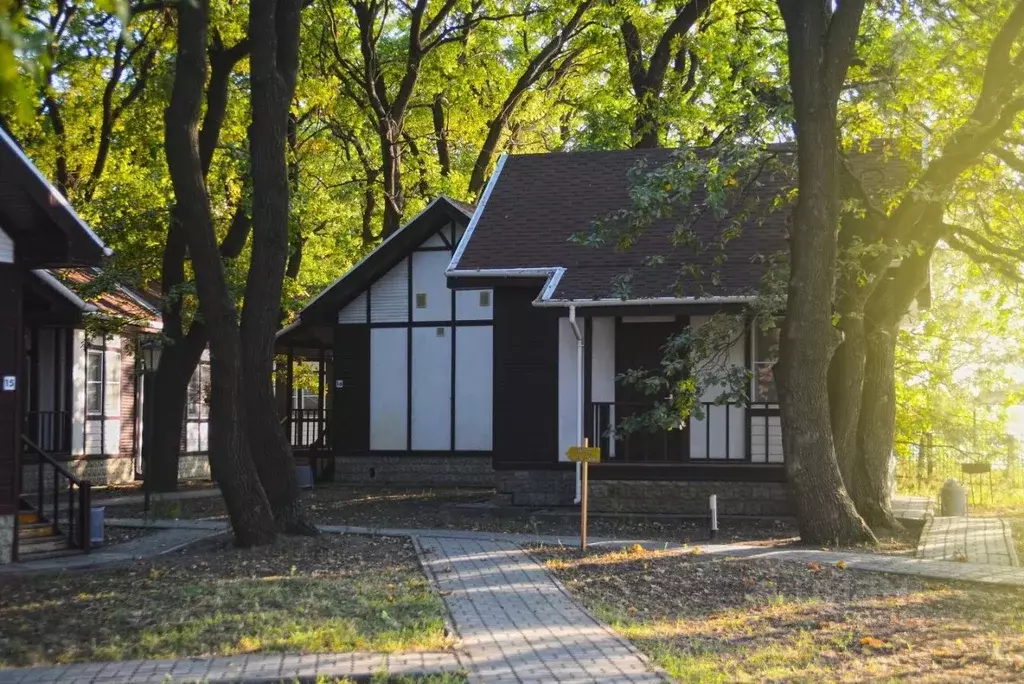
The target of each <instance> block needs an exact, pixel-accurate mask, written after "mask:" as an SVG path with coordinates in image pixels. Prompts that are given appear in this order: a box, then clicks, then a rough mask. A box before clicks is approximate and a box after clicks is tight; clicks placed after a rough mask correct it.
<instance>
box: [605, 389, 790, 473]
mask: <svg viewBox="0 0 1024 684" xmlns="http://www.w3.org/2000/svg"><path fill="white" fill-rule="evenodd" d="M652 406H653V405H652V404H650V403H640V402H593V403H591V406H590V416H589V424H588V426H587V431H586V432H587V436H588V437H589V439H590V442H591V444H592V445H594V446H598V447H600V448H601V460H602V461H604V462H612V463H614V462H617V463H692V462H703V463H707V462H716V463H718V462H724V463H731V462H732V463H776V464H778V463H781V462H782V447H781V443H782V440H781V428H780V423H779V418H778V416H779V410H778V406H777V405H776V404H769V403H764V402H756V403H749V404H740V403H723V404H719V403H716V402H702V403H701V411H700V414H699V416H698V414H697V413H694V414H693V415H691V416H690V417H689V418H687V419H685V420H683V421H681V424H680V426H679V427H678V428H677V429H672V430H644V429H636V430H632V431H628V432H627V431H623V430H622V429H621V426H622V422H623V420H624V419H627V418H628V417H630V416H637V415H640V414H642V413H643V412H645V411H649V410H650V409H651V408H652Z"/></svg>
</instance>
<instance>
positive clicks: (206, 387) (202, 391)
mask: <svg viewBox="0 0 1024 684" xmlns="http://www.w3.org/2000/svg"><path fill="white" fill-rule="evenodd" d="M199 383H200V387H199V416H200V417H201V418H208V417H209V416H210V365H209V364H206V363H204V364H200V366H199Z"/></svg>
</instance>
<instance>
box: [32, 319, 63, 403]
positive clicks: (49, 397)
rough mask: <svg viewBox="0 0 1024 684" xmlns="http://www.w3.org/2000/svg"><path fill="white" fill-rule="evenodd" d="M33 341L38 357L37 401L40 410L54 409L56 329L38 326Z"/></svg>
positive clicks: (57, 367) (56, 369)
mask: <svg viewBox="0 0 1024 684" xmlns="http://www.w3.org/2000/svg"><path fill="white" fill-rule="evenodd" d="M37 333H38V334H37V335H36V338H35V339H34V340H33V343H34V344H35V345H36V353H37V354H38V358H39V386H38V387H37V388H36V392H37V394H36V396H37V397H38V401H39V410H40V411H55V410H56V409H57V403H56V400H57V397H56V396H55V391H54V383H55V380H56V374H57V372H58V369H59V366H58V364H57V345H56V338H57V330H55V329H53V328H39V329H38V330H37Z"/></svg>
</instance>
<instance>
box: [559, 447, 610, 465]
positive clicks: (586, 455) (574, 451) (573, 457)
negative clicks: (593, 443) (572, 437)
mask: <svg viewBox="0 0 1024 684" xmlns="http://www.w3.org/2000/svg"><path fill="white" fill-rule="evenodd" d="M565 455H566V457H567V458H568V459H569V460H570V461H572V462H573V463H600V462H601V449H600V447H578V446H574V447H569V450H568V451H566V452H565Z"/></svg>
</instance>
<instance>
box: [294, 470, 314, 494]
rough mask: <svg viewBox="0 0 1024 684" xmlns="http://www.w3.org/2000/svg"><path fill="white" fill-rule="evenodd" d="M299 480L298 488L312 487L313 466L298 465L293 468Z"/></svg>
mask: <svg viewBox="0 0 1024 684" xmlns="http://www.w3.org/2000/svg"><path fill="white" fill-rule="evenodd" d="M295 471H296V475H297V476H298V480H299V489H312V488H313V466H311V465H300V466H296V468H295Z"/></svg>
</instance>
